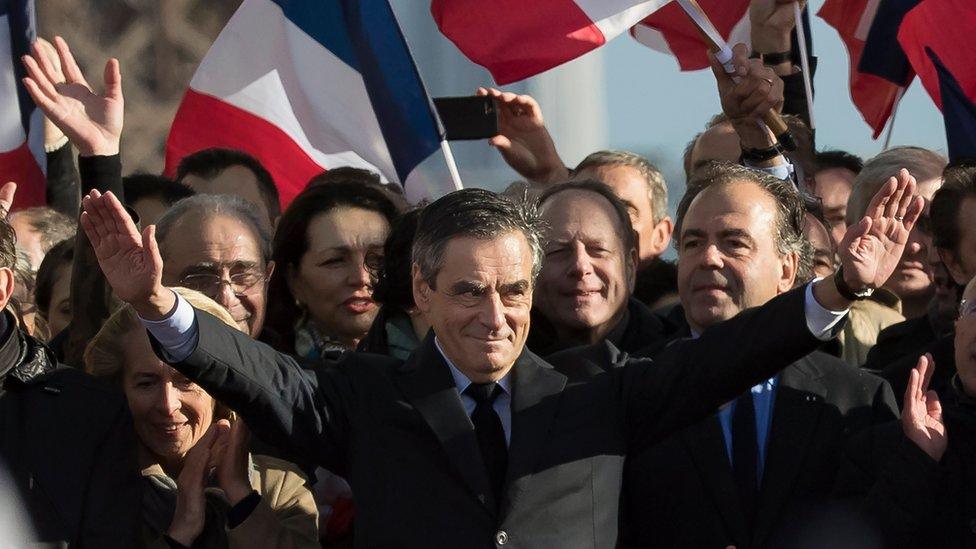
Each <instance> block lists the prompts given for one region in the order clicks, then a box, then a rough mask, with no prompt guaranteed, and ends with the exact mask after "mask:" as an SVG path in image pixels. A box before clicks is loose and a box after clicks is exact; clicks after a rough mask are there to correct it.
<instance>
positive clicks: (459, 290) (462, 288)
mask: <svg viewBox="0 0 976 549" xmlns="http://www.w3.org/2000/svg"><path fill="white" fill-rule="evenodd" d="M484 289H485V285H484V284H481V283H480V282H472V281H470V280H462V281H460V282H455V283H454V284H452V285H451V292H452V293H454V294H464V293H467V292H480V291H482V290H484Z"/></svg>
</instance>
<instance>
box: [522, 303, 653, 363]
mask: <svg viewBox="0 0 976 549" xmlns="http://www.w3.org/2000/svg"><path fill="white" fill-rule="evenodd" d="M626 307H627V312H626V314H625V315H624V316H623V318H622V319H621V320H620V322H619V323H618V325H617V326H615V327H614V328H613V329H612V330H610V333H608V334H607V336H606V339H607V341H609V342H610V343H612V344H613V346H614V347H616V348H617V349H619V350H621V351H623V352H625V353H631V354H633V353H634V352H636V351H637V350H639V349H643V348H644V347H646V346H648V345H652V344H656V343H661V344H663V343H664V341H665V338H666V337H667V336H668V335H669V333H668V329H667V326H666V325H665V323H664V322H663V319H662V318H660V317H659V316H657V315H655V314H654V312H653V311H651V310H650V309H649V308H647V306H646V305H644V304H643V303H641V302H640V301H638V300H637V299H635V298H633V297H631V298H630V299H628V300H627V304H626ZM526 345H527V346H528V347H529V349H531V350H532V352H534V353H537V354H539V355H541V356H548V355H551V354H554V353H556V352H559V351H562V350H565V349H569V348H573V347H578V346H580V344H578V343H576V344H572V343H569V344H567V342H564V341H559V340H558V338H557V336H556V331H555V329H554V328H553V327H552V325H551V324H550V323H549V321H548V320H547V319H546V318H545V317H543V316H542V313H540V312H539V310H538V309H537V308H534V309H532V331H531V332H530V334H529V339H528V341H527V342H526Z"/></svg>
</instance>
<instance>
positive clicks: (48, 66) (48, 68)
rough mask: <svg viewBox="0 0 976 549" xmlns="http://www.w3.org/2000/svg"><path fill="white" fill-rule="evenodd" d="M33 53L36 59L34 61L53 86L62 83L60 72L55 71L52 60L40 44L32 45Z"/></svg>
mask: <svg viewBox="0 0 976 549" xmlns="http://www.w3.org/2000/svg"><path fill="white" fill-rule="evenodd" d="M31 53H32V54H33V55H32V57H33V58H34V61H36V62H37V64H38V65H39V66H40V69H41V71H43V72H44V76H45V77H47V79H48V80H49V81H50V82H51V83H52V84H57V83H59V82H61V79H60V78H58V76H59V74H60V71H57V70H55V69H54V64H53V63H51V58H50V57H48V56H47V54H46V53H45V52H44V50H42V49H41V46H40V45H39V44H38V43H36V42H35V43H34V44H32V45H31Z"/></svg>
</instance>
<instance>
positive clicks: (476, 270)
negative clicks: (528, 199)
mask: <svg viewBox="0 0 976 549" xmlns="http://www.w3.org/2000/svg"><path fill="white" fill-rule="evenodd" d="M413 295H414V301H415V302H416V303H417V307H418V308H419V309H420V310H421V311H422V312H423V313H424V315H425V316H426V318H427V319H428V320H429V321H430V323H431V326H432V327H433V329H434V333H435V334H436V336H437V340H438V341H439V343H440V345H441V347H442V349H443V350H444V353H445V355H446V356H447V358H449V359H450V360H451V361H452V362H453V363H454V365H455V366H456V367H457V368H458V369H459V370H460V371H461V372H462V373H464V374H465V375H466V376H467V377H468V378H469V379H470V380H471V381H473V382H475V383H487V382H489V381H497V380H499V379H501V378H502V377H504V376H505V374H507V373H508V371H509V370H510V369H511V367H512V364H514V363H515V359H516V358H518V356H519V355H520V354H521V353H522V349H523V347H525V339H526V337H527V336H528V335H529V310H530V309H531V308H532V250H531V247H530V246H529V243H528V241H527V240H526V238H525V236H524V235H523V234H521V233H519V232H512V233H507V234H504V235H501V236H498V237H496V238H493V239H490V240H481V239H477V238H473V237H458V238H454V239H452V240H450V241H449V242H448V243H447V245H446V246H445V248H444V254H443V264H442V266H441V269H440V271H439V272H438V273H437V277H436V279H435V287H431V286H429V285H428V284H427V283H426V282H425V281H424V280H423V277H422V276H421V275H420V271H419V269H418V268H417V267H416V266H415V267H414V273H413Z"/></svg>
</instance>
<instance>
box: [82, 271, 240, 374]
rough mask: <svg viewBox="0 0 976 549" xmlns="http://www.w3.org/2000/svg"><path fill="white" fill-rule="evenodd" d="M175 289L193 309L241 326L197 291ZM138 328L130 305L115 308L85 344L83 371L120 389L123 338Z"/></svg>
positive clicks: (136, 319)
mask: <svg viewBox="0 0 976 549" xmlns="http://www.w3.org/2000/svg"><path fill="white" fill-rule="evenodd" d="M174 290H175V291H176V293H178V294H179V295H180V296H181V297H182V298H183V299H185V300H186V301H187V303H189V304H190V305H192V306H193V307H194V308H195V309H199V310H201V311H203V312H205V313H210V314H211V315H213V316H215V317H217V319H218V320H220V321H221V322H223V323H224V324H227V325H228V326H231V327H233V328H234V329H235V330H239V329H240V328H238V326H237V323H236V322H234V318H233V317H232V316H230V313H228V312H227V309H224V308H223V307H222V306H220V305H219V304H217V302H216V301H214V300H212V299H210V298H209V297H207V296H205V295H203V294H201V293H200V292H196V291H193V290H189V289H186V288H175V289H174ZM137 330H138V331H140V332H143V333H144V332H145V330H144V328H143V326H142V322H141V321H140V320H139V315H138V314H137V313H136V311H135V309H133V308H132V305H128V304H126V305H123V306H122V307H120V308H119V309H118V310H116V311H115V312H114V313H113V314H112V316H110V317H109V318H108V320H106V321H105V323H104V324H102V327H101V329H99V330H98V333H97V334H95V337H93V338H92V340H91V342H89V343H88V346H87V347H86V348H85V354H84V363H85V371H86V372H88V373H89V374H91V375H93V376H95V377H97V378H101V379H103V380H105V381H107V382H108V383H109V384H110V385H113V386H115V387H117V388H119V389H121V388H122V379H123V376H124V372H125V353H124V351H123V342H124V341H125V340H126V338H127V337H128V336H129V334H131V333H132V332H133V331H137Z"/></svg>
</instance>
